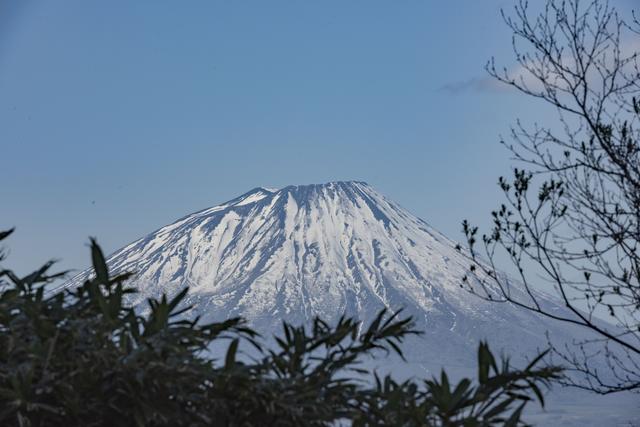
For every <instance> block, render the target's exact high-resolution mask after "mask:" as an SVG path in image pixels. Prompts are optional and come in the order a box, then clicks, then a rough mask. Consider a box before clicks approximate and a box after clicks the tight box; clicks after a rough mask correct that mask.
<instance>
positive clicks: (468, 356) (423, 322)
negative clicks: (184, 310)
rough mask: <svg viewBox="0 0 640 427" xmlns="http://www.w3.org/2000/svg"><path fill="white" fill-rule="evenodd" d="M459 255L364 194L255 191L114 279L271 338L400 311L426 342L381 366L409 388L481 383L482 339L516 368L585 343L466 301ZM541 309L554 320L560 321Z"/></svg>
mask: <svg viewBox="0 0 640 427" xmlns="http://www.w3.org/2000/svg"><path fill="white" fill-rule="evenodd" d="M455 246H456V244H455V242H453V241H451V240H450V239H448V238H446V237H445V236H443V235H442V234H440V233H439V232H437V231H436V230H434V229H433V228H432V227H430V226H429V225H428V224H427V223H426V222H424V221H422V220H421V219H419V218H417V217H415V216H414V215H412V214H411V213H409V212H407V211H406V210H404V209H403V208H401V207H400V206H398V205H397V204H395V203H394V202H392V201H391V200H389V199H387V198H386V197H384V196H383V195H381V194H380V193H378V192H377V191H376V190H374V189H373V188H372V187H371V186H369V185H367V184H366V183H364V182H331V183H328V184H322V185H300V186H288V187H285V188H282V189H280V190H272V189H268V188H256V189H254V190H251V191H249V192H248V193H246V194H243V195H242V196H240V197H238V198H236V199H233V200H230V201H228V202H226V203H223V204H221V205H218V206H215V207H212V208H209V209H205V210H202V211H200V212H196V213H194V214H191V215H188V216H186V217H184V218H182V219H179V220H178V221H176V222H174V223H173V224H170V225H167V226H165V227H162V228H160V229H159V230H157V231H155V232H153V233H151V234H149V235H148V236H145V237H143V238H141V239H138V240H136V241H135V242H133V243H131V244H129V245H127V246H126V247H124V248H122V249H120V250H118V251H116V252H115V253H114V254H112V255H111V256H110V257H109V258H108V264H109V266H110V268H111V269H112V270H114V271H115V272H122V271H134V272H136V275H135V277H134V279H133V281H132V283H133V284H135V286H136V287H137V288H138V291H139V292H138V293H137V294H136V295H135V296H134V298H135V299H136V301H134V302H136V303H138V302H139V303H141V305H140V307H144V306H145V305H146V304H143V303H144V301H145V300H146V298H149V297H159V296H160V295H161V294H162V293H167V294H169V295H171V294H174V293H176V292H178V291H179V290H181V289H182V288H183V287H184V286H189V287H190V289H191V292H190V296H189V297H188V299H189V303H191V304H192V305H193V306H194V308H193V310H192V311H191V312H190V313H189V315H192V316H195V315H200V316H202V317H203V318H204V319H207V320H214V319H224V318H227V317H230V316H237V315H241V316H243V317H245V318H246V319H248V320H249V322H250V323H251V325H252V326H253V327H255V328H256V329H258V330H259V331H261V332H263V333H266V335H267V336H270V333H271V332H274V331H275V330H279V329H280V325H281V321H282V320H283V319H284V320H288V321H290V322H293V323H296V324H299V323H302V322H305V321H307V320H309V319H310V318H312V317H313V316H316V315H320V316H322V317H323V318H324V319H326V320H335V319H336V318H338V317H339V316H341V315H342V314H344V313H346V314H348V315H351V316H357V317H358V318H360V319H361V320H363V321H367V320H369V319H371V317H373V316H374V315H375V314H376V313H377V312H378V310H379V309H381V308H383V307H388V308H390V309H391V310H397V309H399V308H404V309H405V313H406V314H408V315H412V316H414V317H415V319H416V320H417V327H418V328H419V329H421V330H423V331H425V334H424V335H422V336H420V337H414V338H411V340H410V341H409V342H406V343H405V345H404V347H403V349H404V350H405V352H406V355H407V359H408V360H409V364H393V362H390V361H389V359H386V360H384V361H382V365H378V367H380V366H382V367H383V368H387V369H391V370H396V371H395V373H396V374H398V371H397V370H399V369H404V372H401V373H400V375H401V376H402V375H418V376H423V377H424V376H428V375H431V374H433V373H437V372H438V371H439V370H440V369H441V368H442V367H443V366H445V367H446V368H447V370H448V372H449V373H453V375H454V376H455V375H456V372H457V373H458V374H464V375H472V376H473V375H474V374H473V373H472V372H471V370H472V369H473V368H474V367H475V349H476V348H477V342H478V340H479V339H481V338H487V339H489V341H490V342H491V346H492V348H493V349H494V350H496V351H499V350H503V351H504V352H505V353H506V354H508V355H510V356H512V357H513V358H514V359H515V360H516V363H517V362H518V359H520V361H522V357H525V356H529V357H531V356H532V355H533V354H534V353H535V352H536V350H538V349H541V348H546V347H547V343H548V342H547V338H546V337H545V333H546V332H547V331H548V332H549V334H550V337H551V339H552V340H555V341H560V342H570V341H571V340H572V339H575V338H578V339H579V338H583V337H584V336H585V335H584V331H582V330H579V329H575V328H570V327H569V326H566V325H563V324H559V323H552V322H546V321H545V320H544V319H543V318H541V317H539V316H536V315H534V314H532V313H529V312H526V311H523V310H522V309H518V308H516V307H513V306H511V305H509V304H498V303H489V302H485V301H483V300H481V299H479V298H478V297H476V296H474V295H471V294H470V293H469V292H467V291H466V290H464V289H462V287H461V286H460V285H461V283H462V277H463V276H464V275H465V272H466V271H467V269H468V267H469V262H468V261H467V260H466V258H465V257H464V256H463V255H462V254H461V253H460V252H459V251H457V250H456V249H455ZM87 274H90V272H89V271H87V272H84V273H82V274H80V275H79V276H78V277H77V278H75V279H74V281H72V282H75V283H78V282H79V281H80V280H82V279H83V278H84V277H86V275H87ZM541 298H542V299H543V300H544V303H545V304H546V305H547V307H548V308H550V309H554V308H555V309H557V310H562V308H561V306H560V305H559V304H557V303H556V302H555V301H553V300H552V299H550V298H545V297H541ZM627 400H629V399H627ZM620 402H623V403H620ZM624 402H626V401H624V400H622V401H621V400H620V396H618V397H617V398H616V400H611V399H610V400H603V399H594V398H592V397H590V396H588V395H585V394H584V393H583V394H580V393H577V392H576V391H575V390H570V391H568V392H563V391H560V392H556V393H554V397H553V398H552V399H551V412H550V413H547V414H546V415H540V414H538V415H535V414H534V415H532V416H535V417H539V418H533V419H532V420H534V421H537V422H540V423H541V425H581V426H582V425H616V424H615V423H616V422H619V421H620V420H626V419H627V418H628V417H627V412H628V408H629V403H628V402H627V403H624ZM554 405H555V406H554ZM569 405H571V408H572V409H571V410H569V411H567V409H566V408H568V407H569ZM620 408H621V409H620ZM532 409H534V411H537V409H535V407H532ZM636 412H637V411H636ZM605 417H606V418H605ZM591 421H593V422H594V423H591Z"/></svg>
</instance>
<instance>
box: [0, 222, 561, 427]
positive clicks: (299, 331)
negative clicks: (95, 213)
mask: <svg viewBox="0 0 640 427" xmlns="http://www.w3.org/2000/svg"><path fill="white" fill-rule="evenodd" d="M9 234H11V231H8V232H2V233H0V240H2V239H4V238H6V237H7V236H8V235H9ZM91 257H92V261H93V267H94V271H95V277H94V278H91V279H89V280H87V281H86V282H84V284H83V285H82V286H80V287H77V288H75V289H69V290H58V291H55V290H50V291H48V292H45V287H47V286H48V285H49V284H50V283H51V282H52V281H53V280H54V279H56V278H59V277H60V276H61V274H49V269H50V268H51V263H48V264H46V265H45V266H43V267H42V268H40V269H38V270H36V271H35V272H34V273H32V274H30V275H27V276H25V277H22V278H20V277H18V276H16V275H15V274H14V273H13V272H12V271H10V270H2V271H0V424H1V425H17V426H73V425H82V426H113V425H118V426H128V425H132V426H133V425H137V426H161V425H171V426H181V425H185V426H187V425H188V426H200V425H202V426H205V425H220V426H254V425H261V426H262V425H269V426H270V425H274V426H275V425H277V426H298V425H309V426H326V425H334V424H336V423H338V422H345V421H350V422H351V423H352V424H353V425H355V426H383V425H393V426H424V425H428V426H492V425H506V426H510V425H518V424H519V423H520V421H519V420H520V416H521V414H522V409H523V407H524V406H525V404H526V403H527V402H528V401H529V400H531V397H530V395H532V394H535V395H536V396H537V397H538V399H539V400H540V402H541V403H543V401H542V393H541V392H540V389H539V385H541V384H542V385H546V384H547V383H548V381H549V380H551V379H553V378H555V377H556V376H557V375H558V370H557V369H555V368H548V367H545V368H535V365H537V363H538V362H539V360H540V358H537V359H536V360H534V362H533V363H532V364H531V365H530V366H528V367H527V368H526V369H524V370H513V369H511V368H510V366H509V364H508V362H506V361H505V362H503V363H502V365H501V366H500V367H499V366H498V364H497V362H496V360H495V359H494V357H493V355H492V354H491V352H490V350H489V348H488V347H487V345H486V344H484V343H483V344H481V345H480V348H479V352H478V362H479V367H478V382H477V384H475V385H474V384H473V383H472V381H471V380H469V379H463V380H461V381H460V382H458V383H457V384H456V385H455V386H452V385H451V384H450V381H449V379H448V376H447V374H446V373H445V372H444V371H443V372H442V374H441V376H440V379H436V378H433V379H430V380H427V381H423V382H421V383H418V382H414V381H406V382H402V383H398V382H396V381H394V380H393V379H392V378H391V377H389V376H387V377H384V378H380V377H379V376H378V375H374V378H375V384H374V385H373V386H369V385H368V383H367V382H366V381H363V380H362V379H363V378H364V375H366V374H368V372H367V371H366V370H364V369H363V368H362V361H363V359H364V358H366V357H367V356H369V355H371V354H373V353H374V352H379V351H383V352H390V351H393V352H395V353H397V354H398V355H400V356H401V357H402V350H401V344H402V342H403V340H404V339H405V338H406V337H407V336H409V335H411V334H416V333H417V332H416V331H415V330H414V329H413V322H412V320H411V318H400V315H399V313H395V314H391V315H389V314H388V313H386V312H385V311H382V312H380V313H379V314H378V316H377V317H376V318H375V319H374V320H373V321H372V322H371V324H370V325H369V326H368V327H367V328H363V330H364V332H359V331H360V330H361V327H360V325H359V323H358V322H356V321H355V320H354V319H350V318H346V317H343V318H342V319H340V320H339V321H338V322H337V324H336V325H335V326H331V325H328V324H327V323H326V322H324V321H322V320H321V319H315V320H314V321H313V323H312V325H310V327H304V326H299V327H295V326H292V325H289V324H287V323H284V324H283V327H282V333H281V334H279V335H278V336H276V337H274V339H275V344H274V345H273V346H272V347H273V348H268V347H267V346H265V345H264V344H263V343H262V342H261V340H260V337H259V336H258V334H257V333H256V332H254V331H253V330H252V329H250V328H248V327H247V326H246V325H245V323H244V321H243V320H242V319H240V318H232V319H228V320H226V321H224V322H219V323H201V322H200V321H199V319H194V320H186V319H185V318H183V317H180V316H179V315H180V314H182V313H184V312H185V310H187V309H188V307H182V306H181V302H182V301H183V300H184V297H185V296H186V295H187V289H185V290H183V291H182V292H180V293H179V294H178V295H176V296H175V297H173V298H172V299H168V298H167V297H166V296H162V297H161V298H160V299H157V300H155V299H152V300H149V308H150V310H149V313H148V314H147V315H144V316H142V315H140V314H139V313H137V312H136V311H135V310H134V307H131V306H129V305H128V304H127V303H126V300H127V298H126V296H127V295H128V294H131V293H133V292H135V290H134V288H133V287H132V286H129V285H127V284H126V283H127V279H129V278H130V275H129V274H123V275H118V276H115V277H114V276H113V275H111V274H110V272H109V269H108V267H107V264H106V262H105V258H104V256H103V254H102V251H101V250H100V248H99V246H98V245H97V243H96V242H95V241H94V240H92V242H91ZM0 259H1V256H0ZM220 340H227V341H228V343H229V344H228V349H227V352H226V355H225V357H224V360H216V359H214V358H212V357H211V355H210V353H208V352H207V349H208V348H210V346H211V345H212V343H215V342H219V341H220ZM241 344H243V345H251V346H253V348H254V350H255V351H254V352H255V353H257V354H258V355H259V356H258V357H257V358H254V359H250V358H248V357H244V358H242V357H238V355H239V353H240V349H241Z"/></svg>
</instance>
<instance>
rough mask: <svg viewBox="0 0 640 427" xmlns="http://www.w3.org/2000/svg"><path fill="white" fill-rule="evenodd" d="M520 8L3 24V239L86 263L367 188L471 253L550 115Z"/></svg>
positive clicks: (160, 7)
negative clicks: (280, 191)
mask: <svg viewBox="0 0 640 427" xmlns="http://www.w3.org/2000/svg"><path fill="white" fill-rule="evenodd" d="M512 5H513V2H512V1H494V0H487V1H482V2H479V1H448V2H435V1H409V0H407V1H348V2H345V1H322V2H312V1H275V0H274V1H230V0H228V1H201V2H198V1H189V2H177V1H172V2H168V1H157V0H154V1H136V2H131V1H116V0H112V1H108V2H104V1H100V2H98V1H88V0H81V1H73V0H70V1H65V2H54V1H41V2H30V1H24V0H5V1H4V2H3V3H2V5H1V6H0V11H1V13H0V147H1V151H0V153H1V157H2V166H1V167H0V200H2V202H0V203H1V207H0V228H7V227H9V226H16V227H17V228H18V230H17V234H16V235H15V236H14V237H13V238H12V239H11V240H10V242H9V248H10V253H11V255H10V257H11V258H10V259H11V262H10V265H11V266H12V267H14V268H16V269H17V270H18V271H20V272H25V271H26V270H27V269H28V268H29V267H35V266H37V265H39V264H40V263H41V262H43V261H45V260H47V259H49V258H50V257H58V258H60V259H62V262H61V267H64V268H72V267H75V268H81V267H84V266H86V265H87V263H88V260H89V258H88V250H87V248H86V242H87V241H88V236H97V237H98V239H99V241H100V242H101V243H102V245H103V246H104V248H105V250H106V251H107V252H111V251H113V250H115V249H117V248H118V247H121V246H123V245H125V244H126V243H128V242H130V241H132V240H134V239H135V238H138V237H140V236H142V235H144V234H146V233H148V232H150V231H152V230H154V229H156V228H157V227H159V226H162V225H164V224H167V223H170V222H172V221H173V220H174V219H176V218H178V217H181V216H183V215H185V214H187V213H190V212H192V211H195V210H198V209H201V208H204V207H207V206H212V205H215V204H218V203H221V202H223V201H225V200H228V199H230V198H233V197H235V196H237V195H239V194H241V193H243V192H245V191H247V190H249V189H251V188H253V187H257V186H269V187H280V186H285V185H288V184H305V183H321V182H327V181H333V180H348V179H356V180H363V181H367V182H368V183H370V184H371V185H372V186H374V187H375V188H377V189H378V190H379V191H381V192H382V193H384V194H385V195H387V196H388V197H390V198H392V199H394V200H395V201H397V202H398V203H400V204H401V205H403V206H404V207H406V208H408V209H409V210H410V211H412V212H413V213H415V214H417V215H418V216H420V217H422V218H423V219H425V220H426V221H427V222H429V223H431V224H432V225H433V226H435V227H436V228H438V229H440V230H441V231H442V232H444V233H445V234H447V235H449V236H450V237H452V238H454V239H459V238H460V237H461V235H460V222H461V220H462V219H463V218H470V219H472V220H474V221H475V222H480V223H486V219H487V218H488V213H489V211H490V210H491V209H492V208H493V207H494V206H495V205H496V203H497V201H498V199H497V197H498V195H499V193H498V191H497V188H496V186H495V182H496V180H497V177H498V176H499V175H501V174H505V173H508V171H509V164H510V162H509V158H508V153H507V152H506V151H505V150H504V149H503V148H502V147H501V146H500V145H499V143H498V141H499V135H500V134H501V133H502V134H506V133H507V132H508V129H509V125H510V124H511V123H513V122H514V121H515V119H516V118H517V117H522V118H524V119H527V120H531V121H533V120H544V119H545V118H546V117H549V114H551V113H549V112H546V111H545V110H543V109H541V108H540V105H539V104H537V103H536V102H535V101H533V100H530V99H527V98H523V97H521V96H519V95H516V94H514V93H512V92H509V91H505V90H502V89H500V88H498V87H495V86H494V85H490V84H484V82H485V80H483V79H485V73H484V71H483V65H484V64H485V62H486V60H487V59H488V58H489V57H491V56H492V55H493V56H496V58H497V59H498V61H499V62H500V63H502V64H505V65H507V66H508V65H510V64H512V58H513V56H512V54H511V51H510V48H511V40H510V33H509V32H508V30H507V28H506V27H505V26H504V25H503V23H502V21H501V19H500V16H499V9H500V7H506V8H511V7H512Z"/></svg>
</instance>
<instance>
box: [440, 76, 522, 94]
mask: <svg viewBox="0 0 640 427" xmlns="http://www.w3.org/2000/svg"><path fill="white" fill-rule="evenodd" d="M440 90H441V91H442V92H447V93H450V94H454V95H457V94H460V93H465V92H506V91H509V90H510V88H509V86H508V85H506V84H504V83H501V82H499V81H497V80H495V79H494V78H491V77H473V78H470V79H468V80H462V81H457V82H451V83H447V84H445V85H442V86H441V87H440Z"/></svg>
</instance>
